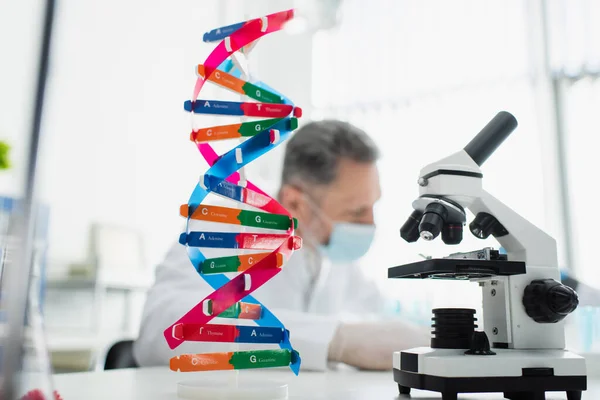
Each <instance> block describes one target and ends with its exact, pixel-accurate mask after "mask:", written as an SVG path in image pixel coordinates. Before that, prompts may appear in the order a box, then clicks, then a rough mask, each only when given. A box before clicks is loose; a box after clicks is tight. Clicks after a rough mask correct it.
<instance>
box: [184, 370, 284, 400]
mask: <svg viewBox="0 0 600 400" xmlns="http://www.w3.org/2000/svg"><path fill="white" fill-rule="evenodd" d="M215 374H218V372H216V373H215ZM203 375H204V374H203ZM248 375H253V374H248ZM203 378H204V379H201V380H200V379H198V380H190V381H183V382H179V383H178V384H177V396H178V397H179V398H180V399H186V400H222V399H223V400H224V399H227V400H284V399H287V398H288V385H287V384H286V383H283V382H277V381H269V380H261V379H259V380H257V379H253V378H252V376H240V377H239V378H238V379H237V383H232V382H231V375H230V374H228V373H225V374H221V378H220V379H219V378H216V379H215V376H214V375H212V376H210V377H209V376H208V375H207V376H206V377H204V376H203Z"/></svg>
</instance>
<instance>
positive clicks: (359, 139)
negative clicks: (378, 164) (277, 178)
mask: <svg viewBox="0 0 600 400" xmlns="http://www.w3.org/2000/svg"><path fill="white" fill-rule="evenodd" d="M343 158H347V159H349V160H352V161H356V162H361V163H372V162H375V161H376V160H377V159H378V158H379V150H378V148H377V146H376V145H375V143H374V142H373V140H372V139H371V138H370V137H369V135H367V134H366V133H365V132H364V131H363V130H362V129H359V128H357V127H356V126H354V125H351V124H349V123H347V122H343V121H338V120H324V121H317V122H310V123H308V124H306V125H304V126H302V127H301V128H300V129H298V131H296V132H295V133H294V134H292V138H291V139H290V140H289V141H288V143H287V146H286V149H285V156H284V161H283V174H282V179H281V183H282V185H284V184H303V183H304V184H317V185H327V184H330V183H331V182H333V181H334V180H335V178H336V176H337V166H338V163H339V161H340V159H343Z"/></svg>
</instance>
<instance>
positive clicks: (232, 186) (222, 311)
mask: <svg viewBox="0 0 600 400" xmlns="http://www.w3.org/2000/svg"><path fill="white" fill-rule="evenodd" d="M293 16H294V11H293V10H288V11H283V12H278V13H274V14H271V15H267V16H265V17H262V18H256V19H252V20H249V21H245V22H240V23H237V24H233V25H229V26H225V27H221V28H218V29H214V30H212V31H210V32H207V33H205V34H204V37H203V40H204V42H209V43H211V42H218V45H217V46H216V48H215V49H214V50H213V51H212V52H211V53H210V55H209V56H208V57H207V59H206V60H205V61H204V63H203V64H200V65H198V66H197V71H196V72H197V81H196V85H195V88H194V94H193V97H192V99H191V100H189V101H186V102H185V103H184V109H185V110H186V111H187V112H190V113H191V116H192V120H193V119H194V116H199V117H201V116H202V115H203V114H204V115H207V114H208V115H212V116H215V115H217V116H224V115H227V116H235V117H236V118H237V117H239V118H240V121H241V122H240V123H237V124H230V125H221V126H212V127H208V128H200V129H195V127H194V123H193V122H192V132H191V135H190V139H191V141H193V142H194V143H195V144H196V146H197V147H198V150H199V151H200V153H201V155H202V156H203V158H204V159H205V160H206V162H207V163H208V165H209V166H210V168H209V169H208V170H207V171H206V172H205V174H204V175H202V176H201V177H200V179H199V182H198V184H197V185H196V187H195V188H194V191H193V192H192V194H191V196H190V198H189V201H188V204H184V205H182V206H181V207H180V214H181V216H182V217H184V218H186V219H187V224H186V231H185V232H184V233H182V234H181V235H180V238H179V243H181V244H182V245H184V246H185V247H186V250H187V253H188V255H189V259H190V261H191V263H192V265H193V267H194V268H195V269H196V271H197V272H198V274H199V275H200V276H201V277H202V278H203V279H204V280H205V281H206V282H207V283H208V284H209V285H210V286H211V287H212V288H213V289H214V291H213V292H212V293H211V294H210V295H208V296H207V297H206V298H204V299H203V300H202V301H200V302H199V303H198V304H197V305H196V306H195V307H193V308H192V309H191V310H190V311H188V312H187V313H186V314H185V315H184V316H182V317H181V318H179V320H177V321H176V322H175V323H173V324H172V325H171V326H169V327H168V328H166V329H165V331H164V336H165V339H166V341H167V343H168V345H169V347H170V348H171V349H175V348H177V347H178V346H179V345H181V344H182V343H183V342H186V341H193V342H227V343H234V344H235V343H256V344H266V343H274V344H278V345H279V349H263V350H250V351H230V352H223V353H205V354H182V355H179V356H176V357H173V358H171V360H170V369H171V370H173V371H179V372H193V371H209V370H238V369H247V368H269V367H282V366H289V367H290V369H291V370H292V371H293V372H294V373H295V374H298V372H299V370H300V361H301V360H300V356H299V354H298V352H297V351H295V350H294V349H293V348H292V345H291V343H290V334H289V331H287V330H286V329H285V327H284V326H283V324H282V323H281V322H280V321H279V320H278V319H277V317H275V315H273V314H272V313H271V312H270V311H269V310H268V309H267V308H266V307H264V306H263V305H262V304H261V303H260V302H259V301H258V300H257V299H255V298H254V297H252V295H251V294H252V292H253V291H255V290H256V289H258V288H259V287H261V286H262V285H263V284H265V283H266V282H268V281H269V280H270V279H271V278H273V277H274V276H275V275H276V274H277V273H279V272H280V271H281V268H282V267H283V265H284V264H285V262H286V261H287V260H288V259H289V257H290V256H291V255H292V253H293V252H294V251H295V250H298V249H300V247H301V246H302V239H301V238H300V237H298V236H296V235H294V231H295V229H296V228H297V221H296V220H295V219H294V218H293V217H292V216H291V214H290V213H289V212H288V211H287V210H286V209H285V208H284V207H283V206H282V205H281V204H279V203H278V202H277V201H276V200H275V199H273V198H272V197H270V196H269V195H267V194H266V193H265V192H263V191H262V190H260V189H259V188H258V187H256V186H255V185H254V184H252V183H251V182H249V181H247V180H246V179H245V174H244V173H243V171H244V170H243V167H244V166H245V165H247V164H248V163H250V162H252V161H254V160H256V159H257V158H258V157H260V156H262V155H264V154H265V153H267V152H268V151H270V150H272V149H274V148H275V147H276V146H278V145H279V144H281V143H282V142H284V141H285V140H286V139H287V138H288V137H289V136H290V134H291V133H292V131H293V130H295V129H296V128H297V126H298V118H299V117H301V116H302V110H301V109H300V108H299V107H296V106H294V104H293V103H292V102H290V101H289V99H287V98H286V97H284V96H282V95H280V94H279V93H277V92H276V91H275V90H273V89H271V88H269V87H267V86H266V85H265V84H261V83H256V82H254V83H251V82H249V81H248V80H249V79H248V80H246V78H245V77H246V75H247V74H246V72H244V67H243V66H242V63H241V62H240V59H239V58H237V57H238V56H239V57H241V56H246V55H247V54H248V53H249V52H250V51H251V50H252V48H253V47H254V45H256V43H257V41H258V39H260V38H261V37H263V36H264V35H267V34H269V33H272V32H276V31H279V30H281V29H282V28H283V26H284V24H285V23H286V22H288V21H289V20H290V19H292V18H293ZM236 52H237V54H236ZM206 82H210V83H211V84H215V85H217V86H220V87H221V88H224V89H227V90H229V91H231V92H234V93H236V94H239V95H240V96H241V97H242V99H248V100H255V101H247V102H244V101H242V102H233V101H220V100H207V99H199V98H198V95H199V94H200V92H201V90H202V88H203V87H204V84H205V83H206ZM252 117H255V118H256V117H258V118H266V119H261V120H249V118H252ZM236 138H237V139H238V140H239V143H240V144H239V145H237V146H236V147H235V148H233V149H231V150H229V151H227V152H225V153H224V154H221V155H217V153H216V152H215V150H214V149H213V148H212V147H211V145H210V143H211V142H214V141H220V140H228V139H236ZM209 193H212V194H216V195H218V196H220V197H221V198H225V199H228V200H231V201H234V202H237V203H242V204H244V205H246V206H250V207H246V206H241V207H244V209H240V208H229V207H221V206H214V205H204V204H203V202H204V201H205V199H206V197H207V196H208V194H209ZM248 208H251V209H256V211H251V210H248ZM207 222H211V223H220V224H228V225H233V226H235V225H238V226H239V228H236V229H240V230H241V231H242V232H212V231H193V230H191V225H197V224H198V223H200V224H206V223H207ZM207 225H208V224H207ZM200 226H202V225H200ZM247 227H250V228H261V229H263V231H262V232H260V233H259V232H246V229H248V228H247ZM264 230H267V232H269V233H265V231H264ZM201 249H228V251H230V252H231V253H233V254H236V253H237V255H232V256H229V255H228V256H224V257H214V258H208V257H207V256H205V255H204V254H203V253H202V251H201ZM204 251H205V252H207V250H204ZM248 252H251V253H250V254H248ZM236 273H237V275H235V274H236ZM227 274H229V276H232V275H234V277H233V278H231V279H230V278H229V277H228V275H227ZM215 317H219V318H234V319H238V320H240V319H245V320H253V321H254V322H255V324H254V325H228V324H214V323H209V322H210V321H211V320H212V319H213V318H215ZM232 346H234V348H235V346H236V345H232Z"/></svg>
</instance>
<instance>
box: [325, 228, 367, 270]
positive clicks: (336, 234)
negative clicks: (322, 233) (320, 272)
mask: <svg viewBox="0 0 600 400" xmlns="http://www.w3.org/2000/svg"><path fill="white" fill-rule="evenodd" d="M374 237H375V225H367V224H352V223H347V222H335V223H334V224H333V229H332V231H331V236H330V237H329V243H328V244H326V245H320V246H319V249H320V251H321V252H322V253H323V254H324V255H325V256H326V257H327V258H329V260H330V261H331V262H332V263H347V262H352V261H356V260H358V259H359V258H361V257H362V256H364V255H365V254H366V253H367V251H369V248H370V247H371V243H373V238H374Z"/></svg>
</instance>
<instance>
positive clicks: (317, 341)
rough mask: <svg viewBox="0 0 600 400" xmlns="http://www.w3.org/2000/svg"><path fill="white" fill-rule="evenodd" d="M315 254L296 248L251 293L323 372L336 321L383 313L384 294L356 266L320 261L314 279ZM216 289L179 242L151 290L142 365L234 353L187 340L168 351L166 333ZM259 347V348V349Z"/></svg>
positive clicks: (139, 356) (138, 349)
mask: <svg viewBox="0 0 600 400" xmlns="http://www.w3.org/2000/svg"><path fill="white" fill-rule="evenodd" d="M314 258H315V257H314V256H313V254H312V253H311V251H310V250H308V249H301V250H299V251H297V252H295V253H294V254H293V255H292V257H291V259H290V260H289V261H288V262H287V263H286V264H285V265H284V267H283V269H282V271H281V272H280V273H279V274H277V275H276V276H275V277H274V278H273V279H271V280H270V281H268V282H267V283H265V284H264V285H263V286H262V287H261V288H259V289H257V290H256V291H255V292H254V293H253V296H254V297H255V298H256V299H257V300H258V301H260V302H261V303H263V304H264V305H265V306H266V307H268V308H269V310H271V311H272V312H273V314H275V316H276V317H277V318H279V320H280V321H282V322H283V323H284V325H285V327H286V328H287V329H288V330H289V331H290V339H291V343H292V346H293V347H294V349H296V350H297V351H298V352H299V353H300V356H301V358H302V369H310V370H325V369H326V368H327V365H328V362H327V354H328V347H329V342H330V341H331V339H332V337H333V335H334V333H335V330H336V328H337V326H338V324H339V323H340V322H341V321H342V320H349V319H352V318H356V317H357V316H359V317H360V318H361V319H364V318H365V317H367V316H369V315H375V314H376V313H380V312H381V311H382V310H383V307H384V298H383V297H382V296H381V294H380V292H379V290H378V288H377V286H376V285H375V283H374V282H371V281H369V280H367V279H366V278H365V276H364V275H363V273H362V272H361V271H360V269H359V267H358V265H356V264H350V265H348V264H344V265H334V264H331V263H329V262H326V261H321V262H320V264H321V268H320V269H318V270H319V272H318V275H316V278H314V279H313V282H314V283H311V276H312V275H311V273H310V271H311V268H309V267H308V264H307V261H308V260H309V259H314ZM211 292H212V289H211V288H210V286H209V285H208V284H207V283H206V282H204V280H203V279H202V278H201V277H200V276H199V275H198V274H197V272H196V271H195V270H194V268H193V266H192V264H191V262H190V261H189V258H188V256H187V252H186V251H185V248H184V247H183V246H182V245H180V244H175V245H174V246H173V247H172V248H171V250H170V251H169V253H168V254H167V256H166V258H165V259H164V261H163V262H162V264H160V265H159V266H158V268H157V271H156V282H155V284H154V286H153V287H152V288H151V289H150V291H149V293H148V298H147V301H146V305H145V309H144V313H143V317H142V323H141V329H140V334H139V338H138V339H137V341H136V342H135V344H134V356H135V358H136V360H137V362H138V363H139V364H140V365H141V366H151V365H167V364H168V363H169V359H170V358H171V357H173V356H176V355H179V354H183V353H209V352H220V351H232V350H234V349H235V347H233V346H234V345H233V344H228V343H198V342H185V343H183V344H182V345H181V346H179V347H178V348H176V349H175V350H171V349H169V347H168V346H167V343H166V342H165V339H164V337H163V331H164V330H165V329H166V328H167V327H168V326H170V325H171V324H173V323H174V322H176V321H177V320H178V319H179V318H180V317H181V316H183V315H184V314H185V313H186V312H187V311H189V310H190V309H191V308H192V307H193V306H195V305H196V304H197V303H198V302H200V301H201V300H202V299H203V298H204V297H206V296H207V295H208V294H210V293H211ZM212 322H213V323H217V322H218V323H229V324H231V323H236V324H247V323H251V324H254V322H251V321H244V320H231V319H228V320H227V319H219V318H215V319H213V320H212ZM259 346H260V347H259ZM251 348H254V349H257V348H277V346H276V345H256V344H254V345H249V344H244V345H239V347H238V349H240V350H243V349H251Z"/></svg>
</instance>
